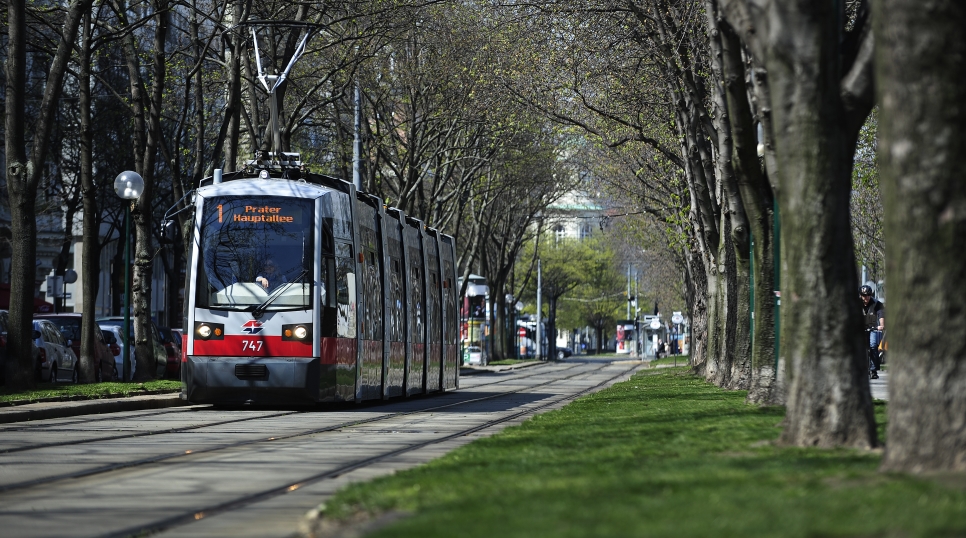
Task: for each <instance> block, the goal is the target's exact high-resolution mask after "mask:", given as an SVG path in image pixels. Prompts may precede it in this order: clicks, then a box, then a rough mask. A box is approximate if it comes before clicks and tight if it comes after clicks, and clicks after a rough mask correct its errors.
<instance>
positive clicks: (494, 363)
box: [487, 359, 537, 366]
mask: <svg viewBox="0 0 966 538" xmlns="http://www.w3.org/2000/svg"><path fill="white" fill-rule="evenodd" d="M525 362H537V361H536V360H534V359H503V360H502V361H491V362H488V363H487V365H489V366H511V365H514V364H523V363H525Z"/></svg>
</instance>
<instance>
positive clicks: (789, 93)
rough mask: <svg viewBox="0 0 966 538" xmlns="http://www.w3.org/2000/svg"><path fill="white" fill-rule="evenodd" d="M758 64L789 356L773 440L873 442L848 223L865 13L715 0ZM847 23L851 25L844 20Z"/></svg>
mask: <svg viewBox="0 0 966 538" xmlns="http://www.w3.org/2000/svg"><path fill="white" fill-rule="evenodd" d="M721 6H722V12H723V13H724V15H725V18H726V19H727V21H728V22H729V23H730V24H731V26H732V27H733V28H734V29H735V30H736V31H737V32H738V35H740V36H741V38H742V41H743V42H744V44H745V45H746V46H747V47H748V49H749V50H750V51H751V53H752V55H753V56H754V57H755V59H756V60H757V61H758V62H760V63H761V64H762V65H763V66H764V68H765V70H766V71H767V73H768V92H767V93H768V97H769V100H770V113H771V116H770V120H771V121H770V126H771V133H769V134H770V136H769V137H768V139H769V140H773V141H774V147H771V148H768V149H769V150H771V151H774V156H775V158H776V162H777V167H778V170H777V173H772V171H771V170H769V174H768V177H769V179H770V180H771V181H772V182H773V186H774V188H775V193H776V195H777V199H778V206H779V210H780V214H781V233H782V236H781V243H782V248H781V267H782V273H781V284H782V324H781V353H782V355H783V356H784V358H785V361H786V364H788V365H789V375H790V384H789V388H788V401H787V409H788V411H787V415H786V419H785V427H784V431H783V433H782V441H784V442H786V443H789V444H794V445H803V446H813V445H817V446H855V447H870V446H875V445H876V443H877V440H876V434H875V420H874V417H873V415H872V399H871V395H870V392H869V383H868V374H867V370H868V359H867V357H866V350H865V348H866V346H867V344H866V345H863V343H862V340H861V335H862V331H861V323H860V319H859V315H858V314H859V313H858V307H857V304H856V298H855V295H856V290H857V289H858V278H857V277H856V272H855V254H854V248H853V243H852V237H851V233H850V230H851V227H850V225H849V193H850V190H851V171H852V156H853V154H854V152H855V145H856V140H857V138H858V132H859V128H860V127H861V126H862V123H863V122H864V120H865V117H866V116H867V115H868V113H869V111H870V110H871V108H872V77H871V66H872V50H873V47H872V33H871V31H870V21H869V18H868V13H867V11H866V10H865V9H864V2H863V3H862V6H863V9H861V10H860V11H859V12H858V13H857V14H856V16H855V17H853V18H852V19H851V20H850V19H849V18H847V17H846V11H845V3H844V2H839V1H836V0H825V1H794V2H785V1H779V0H767V1H751V0H721ZM846 22H849V23H850V25H851V27H850V28H846V26H845V25H846Z"/></svg>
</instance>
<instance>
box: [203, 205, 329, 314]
mask: <svg viewBox="0 0 966 538" xmlns="http://www.w3.org/2000/svg"><path fill="white" fill-rule="evenodd" d="M314 215H315V201H314V200H309V199H302V198H290V197H283V196H259V197H250V196H220V197H213V198H208V199H205V204H204V210H203V214H202V221H201V236H200V239H201V259H200V264H199V267H198V279H199V283H198V284H199V285H198V297H197V298H196V303H197V305H198V306H199V307H201V308H217V309H226V310H253V309H255V308H257V307H259V306H260V305H261V306H262V308H263V309H265V310H293V309H305V308H310V307H311V306H312V280H313V278H312V275H313V274H314V271H313V265H312V260H314V259H315V256H314V252H313V250H314V244H315V241H314V238H313V235H312V230H313V229H315V226H314V220H315V217H314ZM270 296H271V297H273V299H272V300H271V301H269V302H268V303H267V304H266V301H267V299H268V298H269V297H270Z"/></svg>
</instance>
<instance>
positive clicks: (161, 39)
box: [125, 4, 168, 381]
mask: <svg viewBox="0 0 966 538" xmlns="http://www.w3.org/2000/svg"><path fill="white" fill-rule="evenodd" d="M154 10H155V14H154V18H155V28H154V39H153V54H152V56H151V58H152V63H151V71H152V77H151V82H152V85H151V94H150V95H147V92H146V91H145V88H144V86H143V82H142V79H141V75H140V73H141V70H140V61H139V56H138V55H137V53H136V48H135V44H134V41H133V37H130V38H129V39H128V42H127V47H126V48H125V50H126V53H127V55H128V56H127V66H128V75H129V76H130V77H131V101H132V106H133V107H134V116H135V125H136V127H135V131H136V133H137V134H136V136H135V139H136V140H139V141H141V142H140V143H138V144H135V147H136V148H137V149H140V151H139V152H136V158H137V163H138V166H137V167H138V173H140V174H141V177H142V178H143V179H144V191H143V192H142V193H141V197H140V198H138V199H137V200H136V201H135V202H134V204H133V208H132V210H131V218H132V220H133V221H134V222H133V225H134V228H135V232H136V233H135V243H134V245H135V246H134V270H133V271H132V276H133V279H132V284H131V296H132V305H133V307H134V315H133V320H134V354H135V357H136V364H137V366H136V368H135V374H134V380H135V381H147V380H150V379H154V377H155V373H156V370H157V364H156V359H155V356H154V344H153V343H152V342H153V335H154V334H153V333H154V331H153V329H152V327H151V283H152V276H153V274H152V273H153V272H152V268H153V257H154V256H153V254H154V253H153V245H152V243H153V236H152V233H151V231H152V218H151V217H152V211H153V204H154V203H155V201H154V199H153V198H154V192H155V186H154V183H155V177H154V176H155V167H156V166H155V165H156V162H157V154H158V150H159V146H160V137H161V134H162V133H161V107H162V99H163V95H164V84H165V67H166V66H165V56H164V45H165V40H166V39H165V38H166V36H167V29H168V14H167V10H166V8H165V6H162V5H157V4H156V5H155V6H154Z"/></svg>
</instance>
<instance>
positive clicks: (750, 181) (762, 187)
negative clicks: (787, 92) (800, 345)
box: [713, 2, 779, 403]
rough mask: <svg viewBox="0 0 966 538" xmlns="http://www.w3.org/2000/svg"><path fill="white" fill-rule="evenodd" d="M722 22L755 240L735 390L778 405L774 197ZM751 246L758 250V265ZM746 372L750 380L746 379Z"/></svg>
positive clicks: (744, 256)
mask: <svg viewBox="0 0 966 538" xmlns="http://www.w3.org/2000/svg"><path fill="white" fill-rule="evenodd" d="M713 3H714V4H716V2H713ZM717 22H718V24H719V31H720V33H721V43H722V49H723V54H722V56H723V59H722V65H723V71H724V77H725V79H724V86H725V90H726V95H727V99H728V110H729V114H728V118H729V120H730V128H731V134H732V137H733V141H734V142H733V147H734V159H733V161H734V168H735V179H736V182H737V187H738V190H739V192H740V194H741V200H742V209H743V210H744V212H745V214H746V216H747V220H746V223H747V224H748V227H749V230H750V232H751V234H750V235H751V238H753V240H752V241H748V242H745V243H742V244H741V245H740V247H738V248H737V252H736V256H737V258H738V260H737V264H738V282H739V286H740V289H739V291H738V301H739V304H738V309H737V311H738V314H739V320H738V326H737V327H738V329H737V330H738V331H739V334H738V335H737V338H736V342H737V346H738V347H739V348H743V347H744V346H748V347H747V348H744V349H738V350H737V351H736V357H737V358H738V360H739V361H741V362H740V365H741V368H740V369H736V371H735V374H734V376H733V378H734V379H738V380H740V381H739V382H737V383H736V384H734V385H733V388H747V389H748V390H749V392H748V401H749V402H754V403H778V398H779V397H778V395H776V394H774V393H773V387H774V388H777V387H776V385H775V383H774V380H775V353H774V350H775V331H774V319H775V318H774V298H773V295H772V294H773V291H774V266H773V263H774V261H773V257H772V250H771V249H772V205H773V204H774V197H773V195H772V190H771V186H770V185H769V184H768V181H767V178H766V176H765V174H764V172H763V170H762V165H761V163H760V161H759V159H758V155H757V133H756V132H755V124H754V118H753V116H752V109H751V103H750V101H749V99H750V98H751V97H752V92H751V91H750V84H751V83H752V81H751V80H750V77H749V76H748V73H747V72H746V70H745V60H744V58H743V54H742V50H741V43H740V40H739V39H738V35H737V34H736V33H735V31H734V29H733V28H732V27H731V25H729V24H728V23H727V21H724V20H721V21H717ZM752 244H753V247H752ZM751 248H754V250H755V252H754V261H755V263H754V265H753V266H752V264H751V256H750V255H751V252H750V250H751ZM752 276H753V277H754V278H752ZM752 280H753V281H754V287H755V289H754V294H753V295H754V318H753V319H747V318H748V316H745V315H744V313H745V312H749V311H750V310H751V298H750V295H752V293H751V291H752V290H751V285H752V284H751V281H752ZM748 331H750V332H748ZM744 359H747V361H745V360H744ZM745 368H747V372H746V371H745ZM739 372H740V373H739ZM744 375H747V376H748V378H747V379H746V378H745V377H743V376H744Z"/></svg>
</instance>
